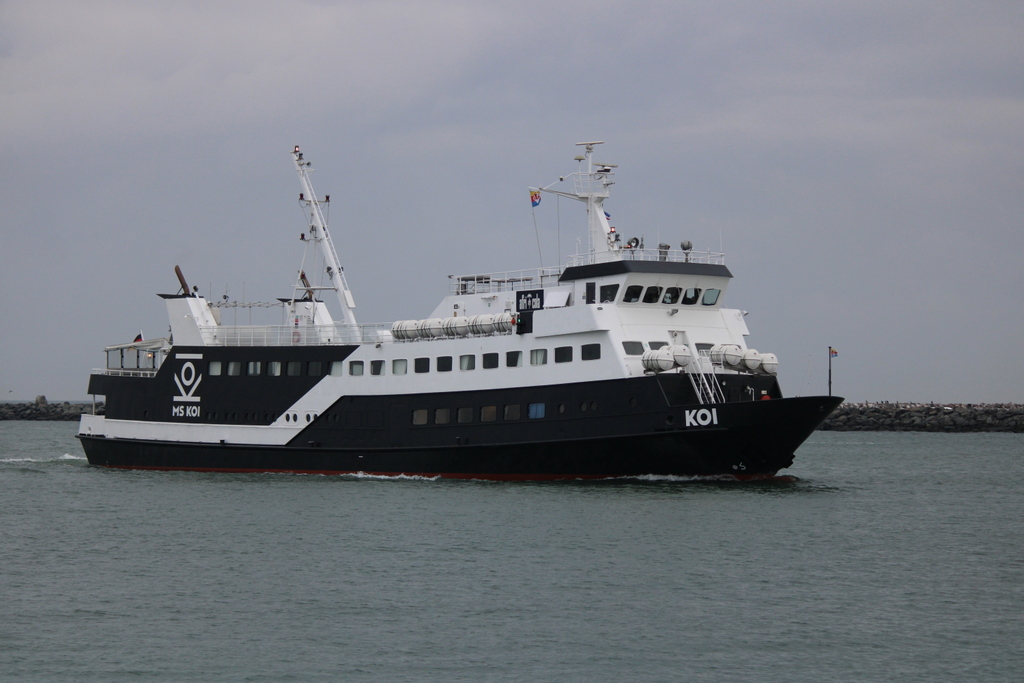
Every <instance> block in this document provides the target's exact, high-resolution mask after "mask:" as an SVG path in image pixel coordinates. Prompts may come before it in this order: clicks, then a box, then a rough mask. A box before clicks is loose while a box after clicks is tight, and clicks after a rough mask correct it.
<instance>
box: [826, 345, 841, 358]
mask: <svg viewBox="0 0 1024 683" xmlns="http://www.w3.org/2000/svg"><path fill="white" fill-rule="evenodd" d="M828 354H829V356H830V357H831V358H835V357H836V356H838V355H839V352H838V351H837V350H835V349H833V348H832V347H831V346H830V347H828Z"/></svg>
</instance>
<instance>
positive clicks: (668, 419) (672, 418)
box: [665, 415, 676, 425]
mask: <svg viewBox="0 0 1024 683" xmlns="http://www.w3.org/2000/svg"><path fill="white" fill-rule="evenodd" d="M675 423H676V416H675V415H666V416H665V424H667V425H671V424H675Z"/></svg>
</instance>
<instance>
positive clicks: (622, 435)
mask: <svg viewBox="0 0 1024 683" xmlns="http://www.w3.org/2000/svg"><path fill="white" fill-rule="evenodd" d="M601 144H603V143H602V141H592V142H581V143H577V145H578V146H577V151H578V152H579V153H578V154H577V155H576V156H575V162H576V170H575V171H574V172H572V173H569V174H567V175H564V176H560V177H559V178H558V180H557V181H555V182H553V183H551V184H549V185H547V186H545V187H539V186H538V187H531V188H530V197H531V200H532V202H533V204H534V206H536V205H537V204H538V203H539V202H540V199H541V197H542V196H545V195H548V194H551V195H556V196H558V197H560V198H565V199H569V200H574V201H578V202H580V203H582V204H584V205H585V208H586V228H585V229H586V239H585V245H584V240H583V239H580V240H579V243H578V245H577V248H576V253H575V254H571V255H569V256H567V257H566V258H565V260H564V261H563V262H562V264H561V265H559V266H557V267H543V266H541V267H538V268H528V269H524V270H516V271H508V272H501V273H474V274H464V275H449V276H448V278H447V280H448V282H447V286H448V291H447V295H446V296H444V297H443V298H442V299H441V302H440V303H439V304H438V306H437V307H436V308H435V309H434V310H433V311H432V312H431V313H430V314H429V315H427V316H425V317H423V318H420V319H415V320H400V321H397V322H393V323H387V324H365V323H363V324H361V323H359V322H357V320H356V315H355V309H356V305H355V299H354V296H353V294H352V291H351V290H350V288H349V285H348V282H347V280H346V277H345V272H344V270H343V268H342V265H341V263H340V261H339V257H338V253H337V250H336V248H335V245H334V241H333V240H332V239H331V234H330V231H329V230H328V225H327V220H326V218H325V215H326V213H327V212H326V209H327V207H329V201H330V196H329V195H328V196H326V197H324V198H323V199H319V198H318V196H317V195H316V193H315V192H314V190H313V185H312V181H311V174H312V172H313V168H312V164H311V162H310V161H308V160H307V159H306V158H305V156H304V153H303V152H302V151H301V150H300V149H299V147H298V146H296V147H295V148H294V149H293V150H292V151H291V157H292V162H293V163H294V167H295V170H296V172H297V174H298V177H299V181H300V185H301V193H300V194H299V198H298V199H299V205H300V207H301V208H302V210H303V212H304V214H305V216H306V218H307V219H308V221H307V222H308V225H304V226H303V229H304V230H305V232H303V233H302V234H301V235H300V240H301V241H302V243H303V246H304V256H303V262H302V263H303V267H302V268H300V269H299V270H298V273H297V277H296V280H295V282H294V284H293V285H292V293H291V295H290V296H287V297H283V298H281V299H279V300H278V301H276V302H272V303H273V305H274V306H278V307H280V309H281V311H280V314H281V319H280V321H279V322H278V323H275V324H269V325H237V324H230V325H229V324H227V316H226V315H224V314H225V312H226V310H227V308H226V307H227V306H231V305H236V306H237V305H241V304H240V303H239V302H228V301H224V300H220V301H217V300H213V297H211V298H210V300H207V299H206V298H204V297H203V296H201V295H200V293H199V291H198V288H197V287H192V288H191V289H190V288H189V285H188V282H187V280H186V278H185V277H184V274H183V273H182V270H181V269H180V268H179V266H177V265H176V266H175V268H174V270H175V273H176V275H177V280H178V285H179V289H178V291H177V292H176V293H174V294H160V295H159V296H160V297H161V298H162V299H163V301H164V303H165V305H166V307H167V312H168V317H169V319H170V326H169V334H168V336H167V337H165V338H160V339H151V340H143V339H142V337H141V335H140V336H139V337H137V338H136V339H135V341H133V342H130V343H125V344H114V345H111V346H107V347H106V348H105V349H104V352H105V357H106V363H105V367H103V368H99V369H95V370H93V371H92V372H91V374H90V377H89V386H88V393H89V394H91V395H92V396H93V401H94V405H95V404H96V403H97V401H99V402H101V404H102V407H103V409H102V411H94V412H101V413H102V414H93V415H89V414H86V415H83V416H82V419H81V423H80V427H79V432H78V434H77V437H78V439H80V441H81V443H82V446H83V449H84V451H85V454H86V456H87V458H88V461H89V463H90V464H91V465H96V466H102V467H108V468H127V469H148V470H190V471H203V472H262V473H275V472H280V473H308V474H325V475H326V474H343V475H344V474H347V475H366V476H383V477H427V478H437V477H440V478H456V479H481V480H577V479H614V478H638V477H639V478H645V477H656V478H657V477H662V478H670V479H671V478H683V479H692V478H696V479H704V478H707V479H729V480H756V479H766V478H771V477H775V476H777V473H778V472H779V471H780V470H783V469H785V468H787V467H789V466H791V465H792V463H793V458H794V454H795V452H796V450H797V448H798V447H799V446H800V445H801V444H802V443H803V442H804V441H805V440H806V439H807V438H808V436H810V434H811V433H812V432H813V431H814V430H815V429H816V428H817V427H818V426H819V425H820V424H821V423H822V421H824V420H825V418H826V417H827V416H828V415H829V414H830V413H831V412H832V411H833V410H835V408H836V407H837V406H838V405H839V404H840V403H841V402H842V400H843V399H842V398H840V397H837V396H831V395H829V396H803V397H784V396H783V394H782V391H781V389H780V385H779V381H778V367H779V360H778V358H777V357H776V355H775V354H773V353H766V352H759V351H757V350H756V349H753V348H750V347H749V346H748V345H747V343H746V338H747V337H748V336H749V335H750V332H749V330H748V328H747V325H746V322H745V315H746V313H745V312H744V311H742V310H739V309H735V308H727V307H725V306H724V302H725V300H726V293H727V290H728V285H729V282H730V280H731V279H732V273H731V272H730V270H729V269H728V267H727V266H726V265H725V259H724V255H723V253H722V252H721V251H719V252H713V251H697V250H694V248H693V245H692V244H691V243H690V242H688V241H681V242H680V243H679V246H678V248H675V246H674V245H670V244H667V243H664V242H661V241H660V240H659V243H658V244H657V246H655V247H653V248H651V247H648V246H645V244H644V239H643V236H633V237H630V238H628V239H626V238H624V236H623V235H622V234H621V233H620V231H618V230H617V229H616V228H615V227H614V226H613V225H611V222H610V220H609V218H610V214H609V213H608V212H607V211H606V208H605V201H606V200H607V199H608V198H609V196H610V193H611V189H612V186H613V185H614V184H615V177H616V173H617V168H618V167H617V165H616V164H611V163H599V162H597V161H595V159H594V156H595V149H598V145H601ZM581 227H582V226H581ZM307 263H308V264H310V265H309V273H310V275H307V266H306V264H307ZM225 299H226V297H225ZM328 301H329V302H331V303H332V307H330V308H329V307H328V305H327V303H328ZM335 304H336V306H335ZM331 308H333V309H334V312H333V313H332V310H331ZM339 311H340V314H339ZM236 318H237V316H236Z"/></svg>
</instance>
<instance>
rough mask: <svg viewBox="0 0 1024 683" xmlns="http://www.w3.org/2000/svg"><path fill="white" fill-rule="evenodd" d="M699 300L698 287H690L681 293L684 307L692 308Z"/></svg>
mask: <svg viewBox="0 0 1024 683" xmlns="http://www.w3.org/2000/svg"><path fill="white" fill-rule="evenodd" d="M699 298H700V287H690V288H689V289H687V290H686V292H684V293H683V304H684V305H686V306H692V305H694V304H695V303H697V299H699Z"/></svg>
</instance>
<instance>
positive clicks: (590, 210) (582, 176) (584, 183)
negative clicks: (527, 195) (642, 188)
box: [530, 140, 621, 260]
mask: <svg viewBox="0 0 1024 683" xmlns="http://www.w3.org/2000/svg"><path fill="white" fill-rule="evenodd" d="M603 144H604V140H598V141H595V142H577V143H576V145H577V146H579V147H584V148H585V150H586V152H585V154H581V155H578V156H577V157H576V159H575V160H576V161H579V162H583V161H586V162H587V170H586V172H584V171H582V170H580V171H576V172H575V173H570V174H569V175H568V176H563V177H561V178H559V179H558V181H557V182H562V181H563V180H566V179H568V178H572V179H573V189H574V190H575V191H574V192H560V191H558V190H552V189H551V187H552V186H553V185H555V184H556V183H551V185H548V186H547V187H531V188H530V189H531V190H537V191H539V192H550V193H551V194H556V195H558V196H559V197H567V198H569V199H575V200H577V201H581V202H586V204H587V225H588V228H589V230H588V231H587V247H588V249H589V251H590V253H591V254H593V255H595V256H596V255H597V253H598V252H605V253H607V252H617V251H618V250H619V249H621V245H619V243H618V235H617V234H616V233H615V232H614V229H613V228H612V227H611V225H610V224H609V223H608V217H607V216H605V214H604V200H605V199H607V198H608V196H609V195H610V190H609V188H610V187H611V186H612V185H614V184H615V180H614V177H613V176H614V175H615V172H614V171H612V169H613V168H617V167H618V164H595V163H594V161H593V159H592V158H591V155H592V154H593V152H594V145H603ZM595 166H596V170H595ZM598 260H601V259H598Z"/></svg>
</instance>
